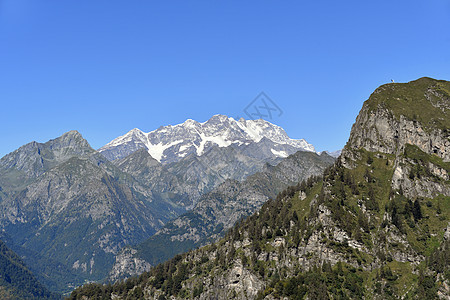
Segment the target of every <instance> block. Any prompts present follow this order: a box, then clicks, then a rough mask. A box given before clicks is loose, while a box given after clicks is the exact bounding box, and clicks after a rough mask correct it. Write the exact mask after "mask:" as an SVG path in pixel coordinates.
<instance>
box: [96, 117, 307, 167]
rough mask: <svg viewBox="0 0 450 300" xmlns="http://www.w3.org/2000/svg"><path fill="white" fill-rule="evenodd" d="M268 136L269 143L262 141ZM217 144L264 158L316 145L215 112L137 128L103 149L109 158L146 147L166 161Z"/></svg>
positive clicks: (199, 152) (265, 125)
mask: <svg viewBox="0 0 450 300" xmlns="http://www.w3.org/2000/svg"><path fill="white" fill-rule="evenodd" d="M264 138H265V140H266V142H264V141H263V142H261V141H262V140H263V139H264ZM254 143H259V144H258V147H257V150H258V151H254V150H253V151H252V148H251V147H250V148H249V147H248V146H249V145H251V144H254ZM217 146H219V147H228V146H235V147H240V148H246V152H247V153H246V155H247V156H250V157H255V158H258V157H259V158H260V156H261V155H262V154H263V153H264V154H265V157H264V159H268V158H274V159H275V158H277V157H287V156H288V155H290V154H293V153H295V152H297V151H298V150H304V151H314V147H313V146H312V145H311V144H308V143H307V142H306V141H305V140H303V139H301V140H294V139H291V138H289V137H288V136H287V134H286V132H285V131H284V130H283V129H282V128H281V127H279V126H276V125H274V124H271V123H269V122H267V121H264V120H244V119H241V120H239V121H236V120H234V119H233V118H229V117H227V116H223V115H215V116H213V117H212V118H211V119H209V120H208V121H206V122H204V123H199V122H197V121H194V120H187V121H186V122H184V123H182V124H178V125H175V126H171V125H169V126H165V127H160V128H158V129H157V130H154V131H151V132H149V133H144V132H142V131H141V130H139V129H133V130H131V131H130V132H128V133H127V134H125V135H124V136H121V137H118V138H116V139H114V140H113V141H111V142H110V143H108V144H107V145H105V146H103V147H102V148H100V149H99V152H100V153H102V154H103V155H104V156H105V157H106V158H108V159H109V160H116V159H121V158H124V157H126V156H128V155H129V154H131V153H133V152H134V151H136V150H138V149H140V148H145V149H147V150H148V152H149V153H150V155H151V156H152V157H153V158H154V159H156V160H157V161H159V162H161V163H162V164H166V163H173V162H177V161H179V160H180V159H182V158H183V157H186V156H188V155H191V154H197V155H198V156H201V155H203V154H204V153H206V152H207V151H208V150H209V149H211V148H212V147H217ZM263 147H264V148H263ZM261 149H264V151H261ZM250 152H251V155H250V154H249V153H250Z"/></svg>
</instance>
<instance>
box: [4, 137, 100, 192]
mask: <svg viewBox="0 0 450 300" xmlns="http://www.w3.org/2000/svg"><path fill="white" fill-rule="evenodd" d="M94 152H95V150H94V149H92V148H91V147H90V146H89V143H88V142H87V141H86V140H85V139H83V137H82V136H81V134H80V133H78V132H77V131H69V132H67V133H65V134H63V135H62V136H61V137H59V138H57V139H54V140H50V141H48V142H46V143H44V144H43V143H37V142H32V143H29V144H26V145H24V146H22V147H20V148H19V149H17V150H15V151H14V152H11V153H9V154H7V155H5V156H4V157H3V158H1V159H0V185H2V186H3V187H4V188H5V189H8V188H11V189H17V188H20V187H23V186H24V185H25V184H26V183H28V182H30V181H31V180H33V179H34V178H36V177H38V176H39V175H41V174H43V173H44V172H45V171H47V170H49V169H51V168H52V167H54V166H56V165H58V164H59V163H62V162H65V161H67V160H68V159H70V158H71V157H74V156H81V157H87V156H89V155H92V154H93V153H94Z"/></svg>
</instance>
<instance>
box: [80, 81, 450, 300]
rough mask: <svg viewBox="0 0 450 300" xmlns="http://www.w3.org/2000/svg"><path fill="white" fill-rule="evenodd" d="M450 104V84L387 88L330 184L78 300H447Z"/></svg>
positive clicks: (280, 201) (313, 185) (362, 120)
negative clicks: (99, 298)
mask: <svg viewBox="0 0 450 300" xmlns="http://www.w3.org/2000/svg"><path fill="white" fill-rule="evenodd" d="M449 106H450V82H446V81H438V80H434V79H430V78H421V79H419V80H416V81H412V82H410V83H403V84H400V83H399V84H388V85H383V86H381V87H380V88H378V89H377V90H376V91H375V92H374V93H373V94H372V95H371V96H370V98H369V99H368V100H367V101H366V102H365V103H364V105H363V108H362V110H361V112H360V114H359V115H358V117H357V120H356V123H355V125H354V126H353V128H352V131H351V134H350V138H349V141H348V143H347V145H346V147H345V148H344V150H343V152H342V154H341V156H340V158H339V159H338V160H337V162H336V163H335V164H334V165H333V166H332V167H330V168H329V169H327V170H326V171H325V172H324V173H323V175H322V176H321V177H317V178H314V179H313V180H309V181H308V182H303V183H302V184H298V185H296V186H292V187H290V188H288V189H286V190H285V191H284V192H283V193H281V194H279V195H278V197H277V198H276V199H275V200H272V201H268V202H266V203H265V204H264V205H263V207H262V208H261V209H260V210H259V211H258V212H257V213H255V214H253V215H252V216H250V217H249V218H247V219H245V220H244V221H242V222H240V223H239V224H238V225H236V226H234V227H233V228H232V229H231V230H230V231H228V233H227V235H226V237H225V238H223V239H221V240H220V241H218V242H217V243H215V244H212V245H209V246H206V247H203V248H200V249H197V250H195V251H191V252H188V253H186V254H183V255H178V256H176V257H175V258H174V259H172V260H170V261H168V262H166V263H164V264H161V265H159V266H157V267H155V268H152V269H151V270H150V271H149V272H145V273H143V274H142V275H141V276H139V277H137V278H132V279H129V280H128V281H126V282H124V283H117V284H116V285H113V286H92V285H91V286H86V287H84V288H81V289H78V290H75V291H74V292H73V293H72V297H74V298H75V297H79V296H82V295H92V294H94V295H95V294H97V295H98V294H99V293H100V294H105V295H109V296H111V297H112V296H114V297H116V298H118V299H125V298H127V297H132V296H133V295H134V296H135V297H140V298H147V299H158V298H162V297H169V296H170V297H172V298H177V299H178V298H186V297H187V298H196V299H229V298H238V299H255V298H257V299H278V298H283V297H286V298H295V299H302V298H307V299H330V298H332V299H337V298H339V299H340V298H342V299H346V298H353V299H363V298H367V299H398V298H423V299H434V298H438V297H439V298H442V299H448V298H449V297H450V290H449V281H450V269H449V266H450V223H449V218H450V194H449V188H450V182H449V175H448V173H449V172H450V162H449V149H450V147H449V142H450V140H449V130H450V126H449V122H450V116H449ZM93 291H98V292H96V293H94V292H93ZM89 293H91V294H89Z"/></svg>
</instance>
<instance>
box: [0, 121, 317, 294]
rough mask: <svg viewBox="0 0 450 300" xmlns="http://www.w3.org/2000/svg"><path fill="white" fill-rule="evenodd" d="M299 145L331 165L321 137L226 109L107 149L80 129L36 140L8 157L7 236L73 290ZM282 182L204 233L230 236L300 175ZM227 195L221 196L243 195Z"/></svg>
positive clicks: (2, 204)
mask: <svg viewBox="0 0 450 300" xmlns="http://www.w3.org/2000/svg"><path fill="white" fill-rule="evenodd" d="M297 151H302V152H301V153H305V155H306V154H308V155H312V156H314V157H317V158H315V159H316V160H317V161H314V160H313V161H309V162H308V166H309V167H311V168H314V165H315V164H316V163H317V164H318V166H319V169H317V170H320V168H322V165H323V164H322V162H321V160H320V159H318V158H319V156H318V155H317V154H316V153H315V152H314V147H313V146H312V145H310V144H308V143H307V142H306V141H304V140H293V139H290V138H289V137H288V136H287V134H286V133H285V131H284V130H283V129H282V128H280V127H278V126H276V125H273V124H271V123H269V122H267V121H263V120H256V121H246V120H243V119H241V120H239V121H235V120H233V119H232V118H228V117H226V116H221V115H217V116H214V117H212V118H211V119H210V120H208V121H207V122H204V123H198V122H195V121H192V120H188V121H186V122H184V123H183V124H180V125H176V126H167V127H161V128H159V129H157V130H155V131H153V132H150V133H148V134H144V133H142V132H140V131H138V130H132V131H130V132H129V133H128V134H126V135H125V136H123V137H120V138H117V139H115V140H114V141H112V142H111V143H109V144H108V145H105V146H104V147H102V148H101V149H99V151H96V150H94V149H92V147H91V146H90V145H89V143H88V142H87V141H86V140H85V139H84V138H83V137H82V135H81V134H80V133H79V132H77V131H70V132H67V133H65V134H63V135H62V136H61V137H58V138H56V139H53V140H50V141H48V142H46V143H38V142H31V143H29V144H26V145H24V146H22V147H20V148H19V149H17V150H15V151H13V152H12V153H10V154H8V155H6V156H4V157H3V158H1V159H0V229H1V233H0V238H1V239H2V240H3V241H4V242H5V243H6V244H7V245H8V247H9V248H11V249H12V250H13V251H15V252H16V253H17V254H18V255H20V256H21V257H22V259H23V260H24V262H25V264H26V265H27V266H28V267H29V269H30V270H31V271H32V272H33V273H34V274H35V276H36V278H37V279H38V280H39V281H40V282H42V283H43V284H44V285H46V286H47V287H48V288H50V289H51V290H52V291H58V292H62V293H64V292H68V291H70V290H71V289H73V288H74V287H75V286H77V285H79V284H82V283H83V282H85V281H93V280H103V279H105V278H106V277H107V276H108V274H109V273H110V271H111V267H112V266H113V265H114V264H115V263H117V257H118V255H119V256H120V255H121V253H123V252H121V249H122V248H123V247H125V246H129V245H137V244H140V243H142V242H144V241H146V240H147V239H148V238H150V237H151V236H152V235H153V234H154V233H156V232H157V231H158V230H160V229H161V228H162V227H163V226H164V225H165V224H167V222H169V221H170V220H173V219H175V218H176V217H178V216H179V215H181V214H183V213H186V212H189V211H190V210H191V209H192V208H194V207H196V208H198V207H200V206H201V205H204V204H199V203H206V202H205V201H207V203H209V204H208V205H211V204H212V203H214V202H215V201H216V200H215V199H216V198H215V197H216V196H217V197H218V198H217V201H219V197H222V196H220V195H219V194H220V193H219V191H220V189H221V188H219V190H215V189H217V188H218V187H219V186H222V189H223V187H225V186H227V185H229V184H232V185H235V186H236V188H238V186H239V184H240V183H239V182H240V181H244V180H246V178H247V177H248V176H250V175H252V174H255V173H257V172H262V173H261V174H267V172H268V170H270V169H271V168H275V167H274V166H275V165H280V164H282V163H283V161H284V160H289V159H291V158H289V157H290V155H292V154H294V153H296V152H297ZM300 156H301V155H300ZM300 156H299V157H300ZM323 157H325V156H323ZM300 160H301V159H300ZM305 160H306V156H305ZM280 166H281V165H280ZM309 167H308V168H309ZM317 172H319V171H317ZM308 174H311V173H310V172H309V171H306V170H305V171H304V172H303V173H302V175H301V176H307V175H308ZM300 178H303V177H299V176H297V175H295V176H294V177H292V180H294V181H295V180H299V179H300ZM274 179H275V177H274ZM273 183H274V184H275V183H276V188H275V186H273V187H271V186H270V185H268V186H267V187H268V188H269V189H270V190H269V191H268V193H269V194H267V193H266V194H265V192H262V194H261V195H265V196H264V197H259V196H258V197H259V198H258V199H257V200H254V201H253V200H252V201H249V200H248V199H247V200H245V201H246V202H243V203H239V206H235V208H236V209H238V210H237V211H234V210H225V211H222V210H220V209H217V210H215V211H214V210H213V211H212V212H213V214H217V216H219V214H220V216H221V217H220V218H221V219H223V220H227V222H226V223H224V224H223V226H222V229H220V230H219V229H218V228H217V229H216V230H213V231H208V230H210V229H208V230H206V231H205V232H204V233H203V234H202V237H201V239H202V242H201V243H204V242H206V241H209V240H214V236H213V235H212V234H214V235H215V236H221V234H222V233H223V232H224V230H225V229H226V228H228V227H229V226H231V225H232V223H234V221H235V220H237V216H246V215H248V214H249V213H251V212H252V211H254V210H255V209H256V208H257V207H259V206H260V205H261V204H262V203H263V202H264V201H265V200H266V199H267V197H268V196H270V195H272V196H273V195H274V191H275V190H279V189H280V188H281V187H282V186H285V185H286V184H291V183H292V182H291V181H289V180H288V181H286V180H285V179H276V180H275V181H274V182H273ZM254 184H257V183H256V182H255V183H254ZM273 188H275V190H274V189H273ZM213 191H215V192H213ZM227 197H228V196H227ZM227 197H225V198H223V197H222V198H220V199H222V200H220V202H221V203H222V204H220V205H226V203H225V202H228V201H231V202H230V203H232V201H236V199H240V198H239V197H238V198H235V197H234V196H233V197H232V198H229V197H228V198H227ZM199 201H200V202H199ZM224 201H225V202H224ZM255 201H256V202H255ZM236 203H237V202H236ZM229 205H231V204H229ZM209 217H211V214H209ZM208 228H209V227H208ZM184 230H188V229H184ZM183 247H186V246H183ZM187 247H189V246H187ZM180 249H181V248H180ZM168 250H172V249H168ZM171 253H172V252H170V251H169V252H168V253H166V254H163V255H162V256H161V258H159V259H164V258H170V257H171Z"/></svg>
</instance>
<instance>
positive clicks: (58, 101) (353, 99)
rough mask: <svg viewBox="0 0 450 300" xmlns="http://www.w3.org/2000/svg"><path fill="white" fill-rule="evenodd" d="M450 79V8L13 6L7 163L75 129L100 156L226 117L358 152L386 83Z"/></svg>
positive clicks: (6, 89) (2, 86)
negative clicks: (264, 101)
mask: <svg viewBox="0 0 450 300" xmlns="http://www.w3.org/2000/svg"><path fill="white" fill-rule="evenodd" d="M423 76H430V77H435V78H439V79H446V80H450V1H448V0H429V1H423V0H421V1H403V0H397V1H392V0H390V1H384V0H383V1H361V0H359V1H335V0H333V1H320V0H319V1H224V0H223V1H125V0H123V1H113V0H104V1H99V0H96V1H75V0H73V1H69V0H66V1H61V0H54V1H50V0H41V1H35V0H0V101H1V114H0V138H1V141H2V142H1V144H0V156H3V155H5V154H7V153H8V152H10V151H13V150H14V149H16V148H18V147H19V146H21V145H23V144H25V143H27V142H30V141H33V140H36V141H40V142H44V141H47V140H48V139H51V138H54V137H57V136H59V135H61V134H62V133H64V132H65V131H68V130H72V129H76V130H78V131H80V132H81V133H82V134H83V136H84V137H85V138H86V139H87V140H88V141H89V142H90V143H91V145H92V146H93V147H94V148H99V147H101V146H102V145H104V144H106V143H107V142H109V141H110V140H112V139H113V138H115V137H117V136H119V135H122V134H124V133H126V132H127V131H128V130H130V129H132V128H135V127H137V128H140V129H142V130H144V131H151V130H154V129H156V128H158V127H159V126H160V125H167V124H177V123H180V122H183V121H184V120H185V119H188V118H191V119H195V120H198V121H205V120H207V119H209V117H211V116H212V115H214V114H218V113H220V114H226V115H229V116H232V117H236V116H245V114H244V113H243V109H244V108H245V107H246V106H247V104H248V103H249V102H251V101H252V100H253V99H254V97H256V96H257V95H258V94H259V93H260V92H261V91H264V92H265V93H266V94H267V95H269V96H270V97H271V98H272V99H273V100H274V102H275V103H276V104H277V105H278V106H279V107H280V108H281V109H282V110H283V112H284V113H283V115H282V116H280V117H276V118H274V119H273V120H272V121H273V122H274V123H275V124H278V125H280V126H282V127H284V128H285V129H286V131H287V133H288V134H289V136H291V137H292V138H305V139H306V140H307V141H308V142H310V143H312V144H314V145H315V146H316V148H317V149H318V150H325V149H329V150H335V149H339V148H342V147H343V146H344V144H345V143H346V141H347V139H348V136H349V132H350V128H351V125H352V124H353V122H354V120H355V118H356V116H357V114H358V111H359V110H360V108H361V106H362V103H363V101H364V100H365V99H367V98H368V96H369V95H370V93H371V92H372V91H373V90H374V89H375V88H376V87H377V86H379V85H380V84H383V83H386V82H389V81H390V80H391V79H395V80H396V81H397V82H405V81H410V80H414V79H417V78H419V77H423Z"/></svg>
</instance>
